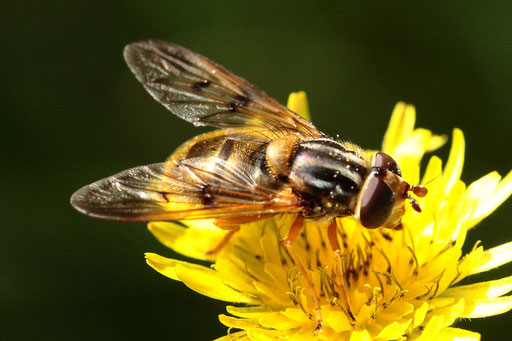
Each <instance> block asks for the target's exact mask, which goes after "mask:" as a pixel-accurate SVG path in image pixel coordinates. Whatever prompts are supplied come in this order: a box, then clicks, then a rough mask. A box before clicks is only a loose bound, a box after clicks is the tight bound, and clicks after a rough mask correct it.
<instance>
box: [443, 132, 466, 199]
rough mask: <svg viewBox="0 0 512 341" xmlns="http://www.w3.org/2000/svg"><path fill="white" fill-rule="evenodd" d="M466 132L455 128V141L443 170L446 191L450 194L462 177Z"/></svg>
mask: <svg viewBox="0 0 512 341" xmlns="http://www.w3.org/2000/svg"><path fill="white" fill-rule="evenodd" d="M464 150H465V143H464V134H463V133H462V131H461V130H460V129H457V128H455V129H454V130H453V141H452V147H451V149H450V155H449V156H448V161H447V162H446V167H445V169H444V172H443V183H444V193H445V194H449V193H450V191H451V190H452V188H453V186H455V183H456V182H457V181H458V180H459V179H460V174H461V173H462V165H463V164H464Z"/></svg>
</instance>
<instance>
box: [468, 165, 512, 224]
mask: <svg viewBox="0 0 512 341" xmlns="http://www.w3.org/2000/svg"><path fill="white" fill-rule="evenodd" d="M498 176H499V175H498ZM511 193H512V171H511V172H509V173H508V174H507V176H506V177H505V178H503V180H501V182H500V183H499V184H498V186H497V187H496V189H495V190H494V191H493V193H492V194H491V195H489V196H488V197H487V198H486V199H485V200H482V201H481V202H480V204H479V205H478V208H477V209H476V210H475V212H474V213H473V216H472V217H471V219H472V225H475V224H477V223H478V222H479V221H481V220H482V219H484V218H485V217H487V216H488V215H489V214H491V213H492V212H493V211H494V210H495V209H496V208H497V207H498V206H499V205H501V204H502V203H503V202H504V201H505V200H507V198H508V197H509V196H510V194H511Z"/></svg>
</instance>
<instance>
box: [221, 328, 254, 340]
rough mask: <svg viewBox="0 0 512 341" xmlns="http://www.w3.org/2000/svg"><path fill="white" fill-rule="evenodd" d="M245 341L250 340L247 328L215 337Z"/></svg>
mask: <svg viewBox="0 0 512 341" xmlns="http://www.w3.org/2000/svg"><path fill="white" fill-rule="evenodd" d="M235 340H236V341H244V340H249V338H248V337H247V332H246V331H245V330H242V331H239V332H236V333H229V334H228V335H225V336H221V337H219V338H218V339H215V340H213V341H235Z"/></svg>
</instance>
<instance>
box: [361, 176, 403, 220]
mask: <svg viewBox="0 0 512 341" xmlns="http://www.w3.org/2000/svg"><path fill="white" fill-rule="evenodd" d="M394 202H395V194H394V193H393V191H392V190H391V188H389V186H388V185H387V184H386V183H385V182H384V181H383V180H382V179H381V177H380V176H379V175H378V173H375V172H372V173H371V174H370V175H369V178H368V185H367V186H366V188H365V189H364V192H363V197H362V198H361V208H360V211H359V221H360V222H361V224H362V225H363V226H364V227H366V228H370V229H374V228H377V227H381V226H382V225H384V223H385V222H386V220H387V219H388V217H389V215H390V214H391V210H392V209H393V205H394Z"/></svg>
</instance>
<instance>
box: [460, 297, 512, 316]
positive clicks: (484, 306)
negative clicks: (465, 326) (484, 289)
mask: <svg viewBox="0 0 512 341" xmlns="http://www.w3.org/2000/svg"><path fill="white" fill-rule="evenodd" d="M510 309H512V296H502V297H495V298H482V299H476V300H472V301H468V300H466V308H465V309H464V312H463V313H462V315H461V316H460V317H463V318H471V317H474V318H476V317H486V316H493V315H499V314H503V313H506V312H507V311H509V310H510Z"/></svg>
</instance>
